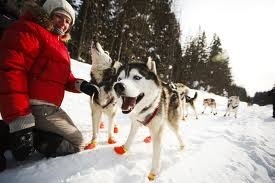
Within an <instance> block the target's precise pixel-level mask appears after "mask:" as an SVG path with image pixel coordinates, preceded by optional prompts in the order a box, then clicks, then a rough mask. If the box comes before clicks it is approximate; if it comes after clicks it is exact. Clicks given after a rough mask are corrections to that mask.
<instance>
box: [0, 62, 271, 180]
mask: <svg viewBox="0 0 275 183" xmlns="http://www.w3.org/2000/svg"><path fill="white" fill-rule="evenodd" d="M73 66H74V68H75V72H77V74H76V75H80V77H84V78H85V77H89V75H88V73H89V67H88V66H87V65H85V64H84V65H83V64H80V63H75V62H73ZM85 70H86V71H85ZM84 71H85V72H84ZM198 96H199V97H198V100H197V102H196V104H197V108H198V114H199V119H198V120H196V119H195V117H194V116H193V113H192V111H190V113H189V118H188V119H187V121H183V122H182V124H181V130H182V133H183V137H184V142H185V145H186V148H185V149H184V150H182V151H180V150H179V147H178V142H177V140H176V137H175V136H174V134H172V132H171V131H170V130H169V129H168V128H167V131H165V133H164V137H163V138H164V139H163V142H164V143H163V151H162V156H161V170H160V174H159V176H158V177H157V178H156V180H155V181H154V182H156V183H179V182H188V183H220V182H222V183H243V182H248V183H272V182H275V120H274V119H273V118H271V117H270V116H271V114H272V108H271V106H263V107H260V106H257V105H253V106H251V107H247V105H246V103H241V106H240V111H239V113H238V118H234V117H233V116H231V117H224V116H223V114H224V112H225V106H226V98H224V97H219V96H215V95H213V94H208V93H205V92H200V91H199V95H198ZM209 96H211V97H214V98H215V99H216V101H217V104H218V114H217V115H216V116H213V115H212V114H210V112H209V111H206V112H205V114H203V115H202V114H201V111H202V109H203V108H202V105H201V104H202V99H203V98H207V97H209ZM62 107H63V108H64V110H65V111H67V112H68V113H69V115H70V116H71V117H72V119H73V120H74V121H76V122H77V125H78V127H79V128H80V129H81V131H82V132H83V134H84V136H85V138H86V139H87V141H88V140H89V139H90V138H91V129H92V125H91V122H90V121H91V116H90V108H89V98H88V97H86V96H85V95H81V94H71V93H66V96H65V101H64V103H63V105H62ZM103 120H104V121H106V119H105V118H103ZM117 123H118V125H119V133H118V134H117V135H116V140H117V144H116V145H121V144H123V143H124V142H125V140H126V138H127V136H128V132H129V129H130V121H129V118H128V116H127V115H123V114H119V116H118V119H117ZM107 125H108V123H105V129H101V130H100V133H99V144H98V146H97V147H96V149H94V150H87V151H83V152H80V153H77V154H73V155H68V156H65V157H57V158H50V159H46V158H43V157H41V155H39V154H36V155H35V156H34V157H33V158H32V160H29V161H26V162H23V163H20V164H18V163H16V162H15V161H14V160H13V159H12V158H11V155H10V153H9V152H7V153H6V154H5V155H6V156H7V158H8V163H9V164H8V166H9V169H8V170H6V171H4V172H2V173H0V182H1V183H36V182H39V183H64V182H69V183H79V182H81V183H86V182H87V183H93V182H94V183H125V182H129V183H142V182H149V181H148V180H147V174H148V172H149V170H150V167H151V155H152V147H151V144H146V143H144V142H143V139H144V138H145V137H146V136H147V135H148V134H149V131H148V129H147V128H146V127H141V128H140V130H139V132H138V134H137V136H136V139H135V141H134V143H133V145H132V147H131V150H130V151H129V152H128V154H127V155H123V156H119V155H117V154H115V153H114V151H113V147H114V145H108V144H107V143H106V140H107Z"/></svg>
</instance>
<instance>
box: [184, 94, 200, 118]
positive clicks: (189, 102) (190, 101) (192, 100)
mask: <svg viewBox="0 0 275 183" xmlns="http://www.w3.org/2000/svg"><path fill="white" fill-rule="evenodd" d="M197 97H198V92H196V93H195V94H194V97H189V96H188V95H185V101H186V115H185V117H188V108H189V107H191V108H192V109H193V111H194V114H195V116H196V119H198V114H197V110H196V106H195V100H196V99H197Z"/></svg>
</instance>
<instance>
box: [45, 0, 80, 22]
mask: <svg viewBox="0 0 275 183" xmlns="http://www.w3.org/2000/svg"><path fill="white" fill-rule="evenodd" d="M43 9H44V10H45V11H46V12H47V13H48V14H49V15H51V14H52V13H53V12H56V11H58V12H60V10H64V11H65V12H66V13H67V14H65V15H69V16H70V18H71V19H72V25H73V24H74V23H75V11H74V9H73V7H72V6H71V5H70V4H69V3H68V2H67V1H66V0H47V1H46V2H45V3H44V4H43ZM63 14H64V13H63Z"/></svg>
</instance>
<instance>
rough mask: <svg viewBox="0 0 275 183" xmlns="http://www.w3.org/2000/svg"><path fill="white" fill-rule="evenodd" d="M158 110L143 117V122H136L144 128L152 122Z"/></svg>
mask: <svg viewBox="0 0 275 183" xmlns="http://www.w3.org/2000/svg"><path fill="white" fill-rule="evenodd" d="M158 109H159V107H157V108H156V109H155V110H154V112H153V113H152V114H149V115H147V116H146V117H145V119H144V121H139V120H138V122H140V123H141V124H143V125H144V126H146V125H148V124H149V123H150V122H151V121H152V119H153V118H154V117H155V116H156V114H157V113H158Z"/></svg>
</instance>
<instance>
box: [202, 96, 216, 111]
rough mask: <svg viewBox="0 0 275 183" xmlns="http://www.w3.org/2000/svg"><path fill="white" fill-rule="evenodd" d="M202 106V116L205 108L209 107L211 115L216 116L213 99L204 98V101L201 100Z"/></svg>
mask: <svg viewBox="0 0 275 183" xmlns="http://www.w3.org/2000/svg"><path fill="white" fill-rule="evenodd" d="M203 106H204V109H203V111H202V114H204V112H205V109H206V108H207V107H210V108H211V113H213V114H214V115H216V114H217V104H216V101H215V99H213V98H206V99H203Z"/></svg>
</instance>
